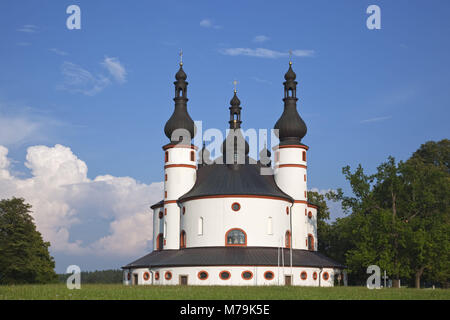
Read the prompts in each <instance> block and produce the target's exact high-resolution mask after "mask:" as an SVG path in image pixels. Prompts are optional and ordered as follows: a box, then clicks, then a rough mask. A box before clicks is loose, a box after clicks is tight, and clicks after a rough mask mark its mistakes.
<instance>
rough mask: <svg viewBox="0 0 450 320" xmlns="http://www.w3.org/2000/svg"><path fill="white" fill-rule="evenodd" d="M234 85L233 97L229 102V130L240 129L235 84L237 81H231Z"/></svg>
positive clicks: (239, 105) (238, 104)
mask: <svg viewBox="0 0 450 320" xmlns="http://www.w3.org/2000/svg"><path fill="white" fill-rule="evenodd" d="M233 84H234V96H233V98H232V99H231V100H230V105H231V107H230V108H229V109H230V121H229V122H228V123H229V124H230V129H239V128H240V127H241V123H242V121H241V110H242V108H241V100H239V98H238V97H237V95H236V93H237V90H236V84H237V81H236V80H235V81H233Z"/></svg>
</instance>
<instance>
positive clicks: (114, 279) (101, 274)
mask: <svg viewBox="0 0 450 320" xmlns="http://www.w3.org/2000/svg"><path fill="white" fill-rule="evenodd" d="M70 276H71V274H58V278H59V281H60V282H63V283H66V281H67V278H68V277H70ZM122 280H123V272H122V270H96V271H82V272H81V284H86V283H104V284H108V283H122Z"/></svg>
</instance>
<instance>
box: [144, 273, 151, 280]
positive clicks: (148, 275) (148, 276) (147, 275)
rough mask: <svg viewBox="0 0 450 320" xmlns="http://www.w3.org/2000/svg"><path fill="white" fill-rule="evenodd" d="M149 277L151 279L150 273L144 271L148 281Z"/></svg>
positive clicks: (145, 278)
mask: <svg viewBox="0 0 450 320" xmlns="http://www.w3.org/2000/svg"><path fill="white" fill-rule="evenodd" d="M148 279H150V273H148V272H144V280H145V281H148Z"/></svg>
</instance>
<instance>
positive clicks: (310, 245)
mask: <svg viewBox="0 0 450 320" xmlns="http://www.w3.org/2000/svg"><path fill="white" fill-rule="evenodd" d="M308 250H311V251H313V250H314V236H313V235H312V234H311V233H310V234H308Z"/></svg>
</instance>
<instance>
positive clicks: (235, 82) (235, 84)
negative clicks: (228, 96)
mask: <svg viewBox="0 0 450 320" xmlns="http://www.w3.org/2000/svg"><path fill="white" fill-rule="evenodd" d="M233 84H234V93H236V92H237V90H236V86H237V84H238V82H237V81H236V80H234V81H233Z"/></svg>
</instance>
